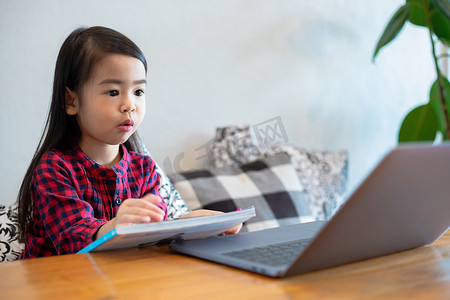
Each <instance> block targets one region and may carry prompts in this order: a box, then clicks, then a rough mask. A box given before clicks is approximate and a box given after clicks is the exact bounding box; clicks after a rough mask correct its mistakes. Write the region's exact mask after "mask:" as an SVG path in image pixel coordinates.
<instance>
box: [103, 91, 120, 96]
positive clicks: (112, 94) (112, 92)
mask: <svg viewBox="0 0 450 300" xmlns="http://www.w3.org/2000/svg"><path fill="white" fill-rule="evenodd" d="M106 94H108V96H111V97H114V96H117V95H119V91H117V90H112V91H108V92H107V93H106Z"/></svg>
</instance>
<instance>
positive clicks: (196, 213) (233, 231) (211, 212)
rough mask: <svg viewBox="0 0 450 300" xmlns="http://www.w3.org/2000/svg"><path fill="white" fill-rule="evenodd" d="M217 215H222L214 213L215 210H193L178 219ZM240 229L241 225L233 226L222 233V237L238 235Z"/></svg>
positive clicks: (217, 212) (219, 212) (218, 212)
mask: <svg viewBox="0 0 450 300" xmlns="http://www.w3.org/2000/svg"><path fill="white" fill-rule="evenodd" d="M217 214H223V212H221V211H216V210H209V209H198V210H194V211H191V212H188V213H187V214H185V215H183V216H182V217H180V219H182V218H193V217H200V216H209V215H217ZM241 228H242V223H241V224H239V225H236V226H234V227H233V228H231V229H229V230H227V231H225V232H224V233H222V235H228V234H236V233H239V231H240V230H241Z"/></svg>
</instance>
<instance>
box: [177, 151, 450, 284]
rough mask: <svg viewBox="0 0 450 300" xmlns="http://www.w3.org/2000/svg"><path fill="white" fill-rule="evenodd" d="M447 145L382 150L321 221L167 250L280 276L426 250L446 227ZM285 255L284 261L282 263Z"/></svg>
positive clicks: (449, 220)
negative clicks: (362, 177)
mask: <svg viewBox="0 0 450 300" xmlns="http://www.w3.org/2000/svg"><path fill="white" fill-rule="evenodd" d="M449 212H450V143H444V144H440V145H425V144H424V145H421V144H412V145H401V146H398V147H396V148H394V149H392V150H390V151H389V152H388V153H387V154H386V155H385V156H384V158H383V159H381V160H380V162H379V163H378V164H377V166H376V167H375V168H374V169H373V170H372V171H371V172H370V174H369V175H368V176H367V177H366V179H365V180H364V181H362V183H361V184H360V185H359V187H358V188H357V189H355V191H354V192H353V193H352V194H351V195H350V196H349V197H348V199H347V200H346V201H345V203H344V204H343V205H342V206H341V208H340V209H339V210H338V211H337V212H336V213H335V214H334V216H333V217H332V218H331V219H330V221H328V222H321V221H317V222H310V223H302V224H296V225H291V226H282V227H277V228H271V229H264V230H260V231H254V232H245V233H239V234H236V235H227V236H217V237H212V238H207V239H202V240H191V241H181V242H176V243H172V244H171V245H170V247H171V249H172V250H174V251H176V252H178V253H182V254H186V255H189V256H194V257H197V258H201V259H205V260H209V261H212V262H217V263H220V264H224V265H228V266H231V267H236V268H240V269H244V270H248V271H251V272H255V273H259V274H263V275H267V276H271V277H285V276H291V275H297V274H302V273H307V272H312V271H317V270H321V269H326V268H330V267H335V266H340V265H344V264H348V263H351V262H356V261H361V260H365V259H370V258H373V257H378V256H382V255H386V254H390V253H394V252H399V251H404V250H408V249H413V248H417V247H421V246H424V245H428V244H430V243H432V242H433V241H435V240H437V239H438V238H439V237H440V236H441V235H442V234H443V233H445V232H446V231H447V229H448V228H449V226H450V215H449ZM288 254H289V255H291V256H292V257H291V258H285V256H288Z"/></svg>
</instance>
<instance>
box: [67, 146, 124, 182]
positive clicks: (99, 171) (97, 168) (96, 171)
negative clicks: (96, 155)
mask: <svg viewBox="0 0 450 300" xmlns="http://www.w3.org/2000/svg"><path fill="white" fill-rule="evenodd" d="M120 150H121V152H122V158H121V160H120V161H119V163H117V164H116V165H114V166H112V167H111V168H107V167H105V166H102V165H100V164H98V163H96V162H95V161H93V160H92V159H91V158H90V157H89V156H87V155H86V154H85V153H84V152H83V150H81V148H80V146H75V148H74V149H73V150H72V153H71V154H70V156H71V157H72V160H75V161H76V162H81V164H82V165H83V167H85V168H86V170H88V171H89V172H90V173H91V174H93V175H95V176H97V177H111V176H114V174H120V175H122V176H125V175H126V174H127V170H128V167H129V165H130V154H129V153H128V150H127V148H126V147H125V146H124V145H120Z"/></svg>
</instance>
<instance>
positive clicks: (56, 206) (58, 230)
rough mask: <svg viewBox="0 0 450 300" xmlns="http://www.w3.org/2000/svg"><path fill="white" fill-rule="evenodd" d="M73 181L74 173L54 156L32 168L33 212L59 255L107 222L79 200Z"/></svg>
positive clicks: (86, 240)
mask: <svg viewBox="0 0 450 300" xmlns="http://www.w3.org/2000/svg"><path fill="white" fill-rule="evenodd" d="M75 180H76V176H75V174H72V172H71V170H70V168H68V167H67V166H66V164H65V162H64V161H63V160H62V159H60V158H59V157H58V156H57V155H53V156H52V155H49V156H47V158H46V159H45V160H43V161H42V163H41V164H40V165H39V166H38V167H37V169H36V171H35V177H34V181H33V185H34V188H33V192H32V195H33V198H34V205H35V208H34V211H35V213H38V215H39V216H40V218H41V220H42V222H43V225H44V228H45V234H46V235H47V236H48V237H49V238H50V240H51V242H52V243H53V245H54V247H55V249H56V252H57V253H58V254H67V253H76V252H78V251H79V250H81V249H82V248H84V247H85V246H87V245H88V244H90V243H91V242H92V241H93V237H94V235H95V233H96V232H97V231H98V229H99V228H100V227H101V226H102V225H103V224H105V223H106V222H107V220H103V219H97V218H95V217H94V209H93V208H92V206H91V205H90V204H89V203H88V202H86V201H84V200H82V199H80V197H79V195H78V193H77V189H76V183H75Z"/></svg>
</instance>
